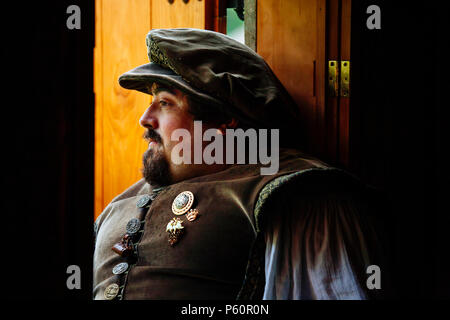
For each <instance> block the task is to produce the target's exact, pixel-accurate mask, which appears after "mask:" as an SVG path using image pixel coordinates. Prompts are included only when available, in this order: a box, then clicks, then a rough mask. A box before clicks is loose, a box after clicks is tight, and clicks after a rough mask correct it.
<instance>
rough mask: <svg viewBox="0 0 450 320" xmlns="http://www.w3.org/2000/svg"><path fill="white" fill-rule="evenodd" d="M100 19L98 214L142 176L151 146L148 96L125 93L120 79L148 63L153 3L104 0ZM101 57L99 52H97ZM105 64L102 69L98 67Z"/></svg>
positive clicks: (97, 57)
mask: <svg viewBox="0 0 450 320" xmlns="http://www.w3.org/2000/svg"><path fill="white" fill-rule="evenodd" d="M98 4H100V6H99V7H97V8H96V11H97V16H96V18H97V21H96V36H97V39H96V40H97V46H98V45H99V44H100V45H101V49H100V52H101V54H97V55H96V57H95V58H96V66H97V67H96V70H95V71H96V76H97V77H98V78H97V79H98V81H101V84H99V83H98V81H96V88H95V89H96V96H97V101H96V116H97V119H96V161H97V164H98V165H97V166H96V189H95V191H96V192H99V193H100V194H96V196H95V199H96V206H95V208H96V211H95V216H98V214H99V213H100V212H101V210H102V209H103V208H104V207H105V206H106V205H107V204H108V203H109V202H110V201H111V199H112V198H114V197H115V196H116V195H118V194H119V193H121V192H122V191H123V190H124V189H126V188H127V187H128V186H130V185H131V184H133V183H134V182H136V181H137V180H138V179H140V178H141V173H140V168H141V163H142V160H141V159H142V154H143V153H144V151H145V149H146V143H145V142H144V140H143V139H142V134H143V132H144V130H143V128H141V127H140V126H139V123H138V121H139V118H140V116H141V115H142V113H143V112H144V111H145V109H146V108H147V106H148V105H149V101H150V97H149V96H148V95H145V94H142V93H138V92H134V91H130V90H126V89H123V88H121V87H120V86H119V84H118V81H117V79H118V77H119V76H120V75H121V74H122V73H124V72H125V71H128V70H129V69H131V68H134V67H136V66H138V65H141V64H144V63H148V58H147V49H146V47H145V36H146V34H147V33H148V31H149V30H150V15H149V12H150V1H149V0H134V1H123V0H107V1H105V0H103V1H99V2H98ZM97 53H98V52H97ZM98 64H101V67H100V66H98Z"/></svg>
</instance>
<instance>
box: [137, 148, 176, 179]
mask: <svg viewBox="0 0 450 320" xmlns="http://www.w3.org/2000/svg"><path fill="white" fill-rule="evenodd" d="M143 164H144V168H143V169H142V175H143V177H144V179H145V181H147V183H148V184H150V185H152V186H166V185H169V184H170V183H171V177H170V170H169V163H168V161H167V159H166V157H165V155H164V153H163V152H160V151H158V150H157V149H156V148H155V146H149V149H148V150H147V151H145V153H144V156H143Z"/></svg>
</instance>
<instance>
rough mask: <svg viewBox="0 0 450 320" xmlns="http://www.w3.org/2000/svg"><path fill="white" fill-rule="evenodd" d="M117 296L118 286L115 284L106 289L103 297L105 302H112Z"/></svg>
mask: <svg viewBox="0 0 450 320" xmlns="http://www.w3.org/2000/svg"><path fill="white" fill-rule="evenodd" d="M118 294H119V285H118V284H117V283H112V284H110V285H109V286H107V287H106V289H105V292H104V293H103V295H104V296H105V299H106V300H113V299H114V298H115V297H117V295H118Z"/></svg>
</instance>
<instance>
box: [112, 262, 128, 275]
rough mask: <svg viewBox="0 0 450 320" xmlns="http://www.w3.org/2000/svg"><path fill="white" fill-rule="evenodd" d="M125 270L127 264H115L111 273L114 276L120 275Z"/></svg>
mask: <svg viewBox="0 0 450 320" xmlns="http://www.w3.org/2000/svg"><path fill="white" fill-rule="evenodd" d="M127 270H128V263H126V262H122V263H119V264H116V265H115V267H114V268H113V270H112V272H113V273H114V274H122V273H124V272H125V271H127Z"/></svg>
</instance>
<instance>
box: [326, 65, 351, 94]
mask: <svg viewBox="0 0 450 320" xmlns="http://www.w3.org/2000/svg"><path fill="white" fill-rule="evenodd" d="M328 92H329V95H330V97H344V98H348V97H350V61H347V60H346V61H336V60H330V61H328Z"/></svg>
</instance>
